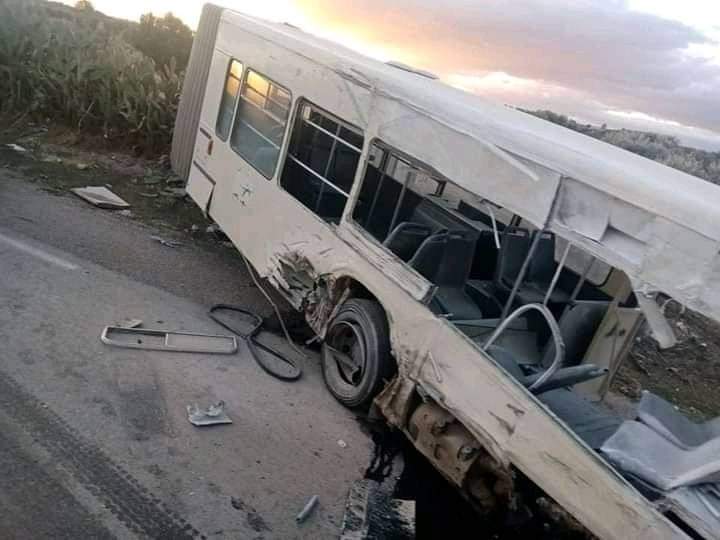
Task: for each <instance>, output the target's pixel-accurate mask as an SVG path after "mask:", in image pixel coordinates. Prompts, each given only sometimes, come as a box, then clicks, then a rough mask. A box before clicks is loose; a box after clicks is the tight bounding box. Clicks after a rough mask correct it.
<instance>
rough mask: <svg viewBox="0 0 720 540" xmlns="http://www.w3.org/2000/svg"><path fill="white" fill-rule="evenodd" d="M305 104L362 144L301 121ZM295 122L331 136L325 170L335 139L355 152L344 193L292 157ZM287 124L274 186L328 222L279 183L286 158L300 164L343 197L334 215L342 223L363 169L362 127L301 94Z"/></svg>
mask: <svg viewBox="0 0 720 540" xmlns="http://www.w3.org/2000/svg"><path fill="white" fill-rule="evenodd" d="M306 105H307V106H309V107H310V109H311V111H312V110H314V111H316V112H318V113H320V114H321V115H323V116H325V117H327V118H328V119H329V120H330V121H332V122H334V123H335V124H337V125H338V128H339V129H340V128H344V129H346V130H348V131H351V132H353V133H354V134H356V135H359V136H360V137H362V140H363V146H362V147H357V146H355V145H353V144H352V143H350V142H348V141H346V140H344V139H343V138H342V137H340V135H335V134H334V133H331V132H330V131H328V130H327V129H325V128H324V127H322V126H320V125H318V124H317V123H315V122H313V121H311V120H310V119H307V120H305V119H304V118H302V117H301V115H302V114H303V107H304V106H306ZM298 122H305V123H307V124H309V125H311V126H312V127H313V128H314V129H317V130H318V131H319V132H321V133H323V134H324V135H326V136H328V137H330V138H332V140H333V145H332V148H331V150H330V153H329V159H328V162H327V163H326V165H325V169H326V170H327V169H328V168H329V166H330V164H331V163H332V161H333V156H334V153H335V148H336V144H337V142H340V143H341V144H343V145H344V146H346V147H347V148H350V149H351V150H353V151H355V152H357V158H358V163H357V165H356V167H355V172H354V174H353V180H352V185H351V186H350V190H349V191H348V192H347V193H346V192H345V191H343V190H342V189H341V188H340V187H339V186H336V185H335V184H334V183H333V182H332V181H330V180H329V179H327V178H325V177H324V176H323V175H322V174H320V173H318V172H317V171H315V170H314V169H313V168H312V167H310V166H309V165H306V164H305V163H303V162H302V161H300V160H299V159H298V158H296V157H295V156H293V155H292V154H291V152H290V144H291V142H292V138H293V135H294V131H295V127H296V125H297V124H298ZM288 125H289V128H290V129H289V135H288V136H287V137H286V141H285V145H284V152H283V160H282V168H281V169H280V172H279V173H278V175H277V176H278V178H277V185H278V187H279V188H280V189H281V190H282V191H283V192H285V193H287V194H288V195H289V196H290V197H292V198H293V200H294V201H296V202H297V203H298V204H299V205H300V206H301V207H302V208H303V209H305V210H306V211H308V212H310V214H311V215H312V216H313V217H315V218H317V219H319V220H320V221H321V222H323V223H324V224H325V225H329V224H330V222H329V221H327V220H326V219H325V218H323V217H322V216H321V215H320V214H319V213H318V212H317V210H315V209H313V208H310V207H308V206H307V205H305V204H304V203H303V202H302V201H300V199H298V198H297V197H296V196H295V195H293V194H292V193H291V192H290V191H288V190H287V189H286V188H285V186H283V182H282V176H283V171H284V170H285V166H286V165H287V162H288V160H292V161H293V163H295V164H296V165H298V166H300V167H301V168H302V169H303V170H305V171H306V172H308V173H309V174H311V175H312V176H314V177H315V178H317V179H318V180H319V181H320V182H321V183H322V185H323V186H325V185H327V186H328V187H330V189H332V190H333V191H335V192H336V193H339V194H340V195H342V196H343V197H345V204H344V206H343V211H342V214H341V215H340V217H339V218H338V220H339V222H340V223H342V221H343V220H344V219H345V214H346V213H347V212H348V208H349V207H350V206H351V205H350V204H349V203H350V202H351V200H352V199H353V191H354V189H355V186H356V185H357V184H358V182H357V180H358V171H360V170H363V171H364V170H365V168H364V164H363V150H364V147H365V144H366V143H367V139H366V135H365V132H364V131H363V130H362V128H360V127H358V126H355V125H353V124H351V123H350V122H348V121H347V120H344V119H343V118H341V117H340V116H338V115H336V114H335V113H332V112H330V111H329V110H327V109H325V108H323V107H321V106H319V105H316V104H315V103H314V102H313V101H311V100H310V99H308V98H306V97H304V96H299V97H298V98H297V100H296V102H295V105H294V111H293V115H292V121H291V122H288ZM365 161H367V160H366V159H365ZM321 193H322V192H321ZM321 200H322V194H321V195H320V196H319V197H318V201H321ZM316 207H317V203H316Z"/></svg>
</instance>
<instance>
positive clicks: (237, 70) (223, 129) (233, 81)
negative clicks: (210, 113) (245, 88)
mask: <svg viewBox="0 0 720 540" xmlns="http://www.w3.org/2000/svg"><path fill="white" fill-rule="evenodd" d="M242 69H243V68H242V64H241V63H240V62H238V61H237V60H230V65H229V67H228V72H227V77H226V78H225V86H224V88H223V95H222V98H221V100H220V110H219V111H218V117H217V122H216V124H215V132H216V134H217V136H218V137H219V138H220V139H221V140H223V141H227V138H228V135H230V127H231V126H232V119H233V113H234V112H235V104H236V103H237V97H238V92H239V90H240V81H241V80H242Z"/></svg>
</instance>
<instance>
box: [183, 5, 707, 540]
mask: <svg viewBox="0 0 720 540" xmlns="http://www.w3.org/2000/svg"><path fill="white" fill-rule="evenodd" d="M172 162H173V166H174V168H175V170H176V171H177V172H178V174H180V175H181V176H183V177H184V178H186V179H187V192H188V193H189V194H190V195H191V197H192V198H193V199H194V200H195V202H196V203H197V204H198V205H199V206H200V207H201V208H202V210H203V211H204V212H205V213H206V214H207V215H208V216H209V217H210V218H212V219H213V220H215V222H217V223H218V224H219V226H220V227H221V228H222V230H223V231H224V232H225V233H226V234H227V236H228V237H229V238H230V240H231V241H232V242H233V243H234V244H235V245H236V246H237V248H238V249H239V250H240V251H241V252H242V253H243V255H244V256H245V257H246V258H247V259H248V260H249V261H250V263H251V264H252V265H253V266H254V268H255V269H256V270H257V272H258V273H259V274H260V275H261V276H262V277H264V278H266V279H267V281H268V282H270V283H271V284H272V285H273V286H274V287H276V288H277V290H278V291H280V292H281V293H282V294H283V295H284V296H285V297H286V298H287V300H288V301H289V302H290V303H291V304H292V305H293V306H294V307H295V308H297V309H298V310H302V311H303V312H304V314H305V317H306V319H307V322H308V323H309V325H310V327H311V328H312V329H313V330H314V332H315V333H316V334H317V336H318V337H319V338H320V339H321V340H322V369H323V374H324V377H325V381H326V383H327V386H328V388H329V390H330V391H331V392H332V394H333V395H334V396H335V397H336V398H337V399H338V400H339V401H340V402H342V403H343V404H345V405H346V406H348V407H367V406H372V407H373V408H374V409H375V410H376V411H377V412H379V414H381V415H382V416H383V417H384V418H385V420H386V421H387V422H388V423H389V424H390V425H392V426H394V427H396V428H397V429H399V430H401V431H402V432H403V433H405V434H406V435H407V437H408V438H409V440H410V441H411V442H412V443H413V445H414V446H415V447H416V448H417V450H418V451H419V452H421V453H422V454H423V455H424V456H425V457H426V458H427V459H428V460H429V461H430V462H431V463H432V464H433V465H434V466H435V467H436V468H437V469H438V470H439V471H440V472H441V473H442V474H443V475H444V476H445V477H446V478H447V480H448V481H449V482H451V483H453V484H454V485H456V486H457V488H458V489H459V490H460V491H461V492H462V493H463V495H464V496H465V497H466V498H467V499H468V500H469V501H470V502H471V503H472V504H473V505H474V506H475V507H476V508H477V509H478V511H480V512H485V513H497V512H510V511H512V509H513V508H517V507H518V504H519V503H518V501H520V500H521V499H522V497H524V496H525V493H526V492H527V490H529V489H533V490H537V492H540V493H542V494H543V496H544V497H546V499H545V500H546V502H547V504H548V505H549V506H551V507H552V508H550V509H549V511H555V513H556V514H557V513H560V514H562V515H564V516H566V518H567V519H566V521H567V522H568V523H570V524H574V525H575V526H577V527H581V528H583V530H586V531H588V532H589V533H592V534H594V535H596V536H598V537H601V538H653V539H656V538H683V537H686V536H687V535H691V536H693V535H694V536H701V537H707V538H717V537H719V536H720V520H719V519H718V516H720V498H719V496H720V495H719V494H720V490H718V489H717V488H716V487H715V484H714V482H715V481H716V480H720V460H718V459H717V451H716V449H717V448H720V428H718V426H717V425H715V424H713V423H708V424H706V425H697V424H693V423H691V422H689V421H688V420H687V419H686V418H684V417H682V415H680V414H679V413H678V412H677V411H676V410H675V409H674V408H673V407H672V406H671V405H669V404H668V403H666V402H664V401H663V400H662V399H660V398H659V397H657V396H653V395H652V394H647V395H645V396H644V397H643V399H642V401H641V403H640V404H639V406H638V411H637V417H636V419H635V420H624V419H623V418H619V417H618V416H616V415H615V414H613V413H612V412H611V411H609V410H607V409H606V408H605V407H604V405H603V403H602V399H603V397H604V395H605V393H606V392H607V391H608V387H609V384H610V381H611V380H612V377H613V375H614V374H615V372H616V371H617V369H618V366H619V365H620V364H621V362H622V361H623V358H624V357H625V356H626V354H627V352H628V349H629V348H630V347H631V345H632V343H633V340H634V337H635V335H636V332H637V331H638V328H639V327H640V325H641V324H642V323H643V321H647V323H648V325H649V327H650V328H651V329H652V331H653V333H654V335H655V336H656V338H657V339H658V341H659V342H660V343H661V345H662V346H671V345H672V344H673V339H674V337H673V334H672V330H671V328H670V326H669V325H668V324H667V323H666V321H665V320H664V318H663V316H662V313H661V310H660V309H659V307H658V304H657V302H656V295H657V294H658V293H659V292H662V293H665V294H668V295H670V296H672V297H673V298H675V299H677V300H678V301H679V302H681V303H683V304H685V305H687V306H689V307H691V308H692V309H694V310H697V311H699V312H701V313H703V314H705V315H707V316H709V317H712V318H714V319H715V320H718V319H719V318H720V287H718V283H720V270H719V269H720V266H719V259H718V248H719V243H720V189H719V188H718V187H716V186H714V185H712V184H710V183H707V182H704V181H702V180H699V179H697V178H694V177H691V176H688V175H686V174H684V173H681V172H679V171H676V170H673V169H670V168H668V167H665V166H662V165H660V164H657V163H654V162H652V161H649V160H647V159H644V158H642V157H640V156H636V155H633V154H630V153H628V152H626V151H623V150H620V149H617V148H614V147H611V146H609V145H607V144H604V143H602V142H599V141H596V140H593V139H591V138H588V137H585V136H583V135H580V134H576V133H573V132H571V131H569V130H566V129H564V128H561V127H558V126H554V125H552V124H549V123H547V122H545V121H543V120H540V119H537V118H534V117H531V116H529V115H527V114H525V113H523V112H519V111H515V110H512V109H510V108H507V107H502V106H496V105H493V104H491V103H487V102H486V101H484V100H482V99H480V98H478V97H477V96H473V95H470V94H467V93H464V92H462V91H460V90H457V89H453V88H450V87H448V86H446V85H444V84H442V83H441V82H439V81H437V80H435V78H434V77H433V76H432V75H431V74H428V73H425V72H421V71H416V70H413V69H412V68H410V67H408V66H405V65H402V64H395V63H390V64H385V63H381V62H378V61H374V60H371V59H368V58H365V57H363V56H361V55H359V54H356V53H354V52H352V51H349V50H347V49H344V48H343V47H341V46H338V45H335V44H332V43H329V42H326V41H323V40H321V39H318V38H315V37H313V36H311V35H308V34H305V33H303V32H302V31H300V30H299V29H297V28H295V27H292V26H290V25H284V24H274V23H268V22H264V21H260V20H257V19H254V18H251V17H247V16H244V15H242V14H238V13H235V12H232V11H230V10H226V9H222V8H219V7H216V6H212V5H207V6H206V7H205V9H204V11H203V17H202V20H201V22H200V27H199V30H198V33H197V36H196V39H195V44H194V46H193V52H192V57H191V62H190V65H189V67H188V71H187V76H186V80H185V84H184V88H183V93H182V96H181V102H180V107H179V112H178V117H177V123H176V128H175V133H174V139H173V148H172ZM528 486H530V487H528Z"/></svg>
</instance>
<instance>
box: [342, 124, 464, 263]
mask: <svg viewBox="0 0 720 540" xmlns="http://www.w3.org/2000/svg"><path fill="white" fill-rule="evenodd" d="M367 145H368V151H367V155H366V156H365V162H364V164H363V168H362V174H361V175H360V177H359V182H357V195H356V196H355V198H354V201H353V205H352V208H350V210H349V211H348V210H347V209H346V214H347V216H348V221H349V222H352V224H353V225H354V226H356V227H358V228H359V229H360V230H361V231H362V232H363V233H364V234H367V235H368V236H369V237H370V238H372V241H373V242H375V243H376V244H377V245H379V246H381V247H382V248H383V249H384V250H385V251H387V252H388V253H391V254H392V252H391V251H390V250H389V249H387V247H385V245H384V244H383V242H382V241H380V240H378V239H377V238H376V237H375V235H374V234H372V233H371V232H370V231H369V230H368V229H367V228H366V227H365V226H364V225H363V224H362V223H360V222H359V221H358V220H356V219H355V216H354V214H355V209H356V208H357V205H358V203H359V202H360V191H361V190H362V187H363V184H364V183H365V176H366V174H367V168H368V166H369V165H370V160H369V159H368V158H369V156H370V152H371V151H372V148H373V146H377V147H378V148H380V150H382V151H383V152H384V153H385V155H384V156H383V159H382V161H381V163H382V165H383V167H385V166H386V164H387V161H388V160H389V158H390V157H391V155H392V154H394V157H395V158H396V159H400V160H401V161H404V162H405V163H406V164H407V165H410V166H411V167H413V168H415V169H420V170H424V171H425V172H427V173H429V174H430V178H431V179H432V180H434V181H435V182H437V184H438V187H437V190H436V193H434V195H436V196H440V195H442V192H443V190H444V189H445V185H446V184H448V183H452V182H451V181H450V180H448V179H446V178H445V177H444V176H442V175H441V174H440V173H438V172H437V171H435V170H434V169H433V168H432V167H430V166H428V165H426V164H425V163H423V162H422V161H420V160H419V159H417V158H414V157H412V156H411V155H410V154H407V153H405V152H403V151H402V150H399V149H398V148H396V147H394V146H392V145H390V144H388V143H386V142H384V141H383V140H382V139H380V138H379V137H373V138H372V139H370V140H369V141H368V142H367ZM386 175H387V173H386V172H385V171H382V177H383V178H384V177H385V176H386ZM390 177H391V178H392V179H393V180H394V181H396V182H398V183H399V184H401V186H402V191H401V192H400V196H399V197H398V200H397V202H396V203H395V210H394V211H393V214H394V216H395V215H397V213H398V211H399V209H400V207H401V206H402V202H403V198H404V197H405V193H406V191H407V189H408V181H407V179H406V180H404V181H402V182H401V181H399V180H398V179H397V178H395V177H393V176H392V175H391V176H390ZM381 185H382V183H381V182H380V183H378V187H377V188H376V192H375V195H374V196H373V204H372V205H371V208H370V210H374V206H375V203H376V201H377V196H378V193H379V191H380V187H381ZM371 217H372V212H368V217H367V218H366V219H367V220H369V219H370V218H371ZM393 219H394V218H393ZM391 226H392V223H391V224H390V227H391ZM390 230H392V229H390ZM389 233H390V231H388V234H389ZM400 262H402V261H400ZM403 264H406V263H403Z"/></svg>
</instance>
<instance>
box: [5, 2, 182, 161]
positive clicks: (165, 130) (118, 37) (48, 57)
mask: <svg viewBox="0 0 720 540" xmlns="http://www.w3.org/2000/svg"><path fill="white" fill-rule="evenodd" d="M59 15H62V16H59ZM181 87H182V73H178V71H177V69H176V65H175V62H174V61H172V60H171V61H170V63H169V65H166V66H162V67H158V66H156V65H155V63H154V61H153V60H152V59H150V58H148V57H146V56H145V55H143V54H142V53H140V52H139V51H137V50H136V49H134V48H133V47H132V46H131V45H129V44H128V43H127V42H126V41H125V39H124V31H123V29H122V27H119V26H118V24H117V22H115V21H113V20H110V19H107V20H106V19H105V18H103V17H102V16H98V15H96V14H94V13H92V12H91V13H81V12H73V11H72V10H70V9H63V10H62V11H61V12H60V13H59V14H54V13H53V11H52V10H51V9H50V7H49V5H48V4H46V3H45V2H42V1H40V0H4V2H2V3H0V114H2V115H6V116H7V115H14V114H18V113H21V112H22V113H27V114H29V115H31V116H33V117H37V118H41V119H49V120H50V121H51V122H55V123H59V124H66V125H69V126H72V127H76V128H78V129H80V130H83V131H87V132H94V133H102V134H103V135H104V136H105V137H106V138H107V139H110V140H112V141H119V142H123V143H129V144H133V145H136V146H137V147H138V148H139V149H141V150H143V151H146V152H158V151H163V150H165V148H166V147H167V145H168V144H169V141H170V138H171V135H172V128H173V122H174V119H175V114H176V112H177V104H178V100H179V94H180V90H181Z"/></svg>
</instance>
